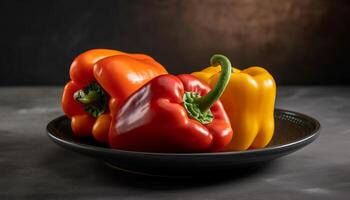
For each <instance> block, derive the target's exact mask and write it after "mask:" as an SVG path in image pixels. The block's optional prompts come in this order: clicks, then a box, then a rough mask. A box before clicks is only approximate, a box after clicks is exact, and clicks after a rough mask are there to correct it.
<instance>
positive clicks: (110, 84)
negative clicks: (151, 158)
mask: <svg viewBox="0 0 350 200" xmlns="http://www.w3.org/2000/svg"><path fill="white" fill-rule="evenodd" d="M166 73H167V71H166V70H165V69H164V67H163V66H162V65H161V64H159V63H158V62H157V61H155V60H154V59H153V58H151V57H150V56H147V55H143V54H127V53H124V52H120V51H116V50H109V49H93V50H89V51H87V52H84V53H82V54H80V55H79V56H78V57H77V58H75V59H74V61H73V63H72V65H71V68H70V77H71V81H69V82H68V83H67V84H66V86H65V88H64V91H63V95H62V100H61V105H62V109H63V111H64V113H65V114H66V115H67V116H68V117H70V118H71V119H72V120H71V127H72V131H73V133H74V134H75V135H77V136H82V137H85V136H91V135H92V136H93V137H94V138H95V139H96V140H97V141H99V142H107V141H108V131H109V126H110V121H111V118H112V116H113V115H114V113H115V112H117V110H118V106H119V105H120V103H121V102H123V101H124V100H126V98H127V97H128V96H129V95H131V94H132V93H133V92H135V91H136V90H138V89H139V88H140V87H142V86H143V85H144V84H145V83H147V82H148V81H149V80H151V79H152V78H154V77H156V76H159V75H161V74H166Z"/></svg>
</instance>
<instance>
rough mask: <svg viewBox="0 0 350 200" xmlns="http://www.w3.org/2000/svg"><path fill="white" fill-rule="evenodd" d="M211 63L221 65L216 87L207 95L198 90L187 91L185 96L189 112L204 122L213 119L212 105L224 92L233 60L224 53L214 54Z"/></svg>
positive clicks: (184, 99) (207, 122) (186, 107)
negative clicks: (202, 94)
mask: <svg viewBox="0 0 350 200" xmlns="http://www.w3.org/2000/svg"><path fill="white" fill-rule="evenodd" d="M210 64H211V65H213V66H217V65H221V75H220V77H219V80H218V82H217V84H216V85H215V87H214V88H213V89H212V90H211V91H210V92H209V93H208V94H206V95H205V96H200V95H199V94H198V93H196V92H185V94H184V96H183V103H184V107H185V109H186V110H187V112H188V114H189V115H190V116H191V117H192V118H194V119H196V120H198V121H199V122H200V123H202V124H209V123H211V122H212V121H213V114H212V113H211V111H210V107H211V106H212V105H213V104H214V103H215V102H216V101H217V100H219V98H220V97H221V95H222V94H223V93H224V91H225V88H226V86H227V84H228V83H229V81H230V77H231V73H232V72H231V71H232V66H231V62H230V60H229V59H228V58H227V57H226V56H224V55H220V54H216V55H213V56H212V57H211V58H210Z"/></svg>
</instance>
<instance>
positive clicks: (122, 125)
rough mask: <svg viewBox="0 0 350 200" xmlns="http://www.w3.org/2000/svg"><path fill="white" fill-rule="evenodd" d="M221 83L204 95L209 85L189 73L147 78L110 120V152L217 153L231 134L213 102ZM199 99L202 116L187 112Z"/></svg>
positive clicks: (228, 123)
mask: <svg viewBox="0 0 350 200" xmlns="http://www.w3.org/2000/svg"><path fill="white" fill-rule="evenodd" d="M228 71H229V72H230V70H228ZM225 84H226V85H227V83H223V84H221V88H220V89H217V90H216V93H215V92H212V93H211V95H209V94H208V93H209V92H210V91H211V89H210V87H209V86H208V85H206V84H204V83H202V82H201V81H199V80H198V79H197V78H195V77H194V76H192V75H188V74H183V75H179V76H174V75H161V76H158V77H156V78H154V79H152V80H151V81H150V82H149V83H147V84H146V85H145V86H143V87H142V88H141V89H139V90H138V91H137V92H135V93H134V94H133V95H131V96H130V97H129V98H128V99H127V101H125V102H124V104H123V105H122V106H121V108H120V110H119V112H118V114H117V115H116V117H115V118H114V119H113V121H112V125H111V130H110V133H109V144H110V146H111V148H115V149H123V150H131V151H142V152H214V151H220V150H222V149H223V148H224V147H225V146H226V145H227V144H228V143H229V142H230V141H231V138H232V134H233V133H232V129H231V126H230V121H229V119H228V117H227V115H226V113H225V111H224V108H223V106H222V104H221V102H220V101H217V99H218V96H220V95H221V94H222V90H223V89H224V87H226V85H225ZM223 85H224V87H222V86H223ZM220 92H221V93H220ZM191 95H193V96H194V98H192V97H193V96H191ZM196 97H198V98H196ZM201 97H203V98H201ZM204 98H205V99H204ZM199 99H202V100H203V101H202V102H205V103H202V104H201V105H202V106H203V109H202V108H201V111H203V112H201V111H199V110H196V109H195V111H193V110H191V109H190V111H189V110H188V109H189V108H190V107H191V106H195V107H196V106H198V105H199V104H192V102H193V101H197V100H199ZM208 99H209V100H208ZM186 102H189V103H186ZM185 104H186V106H187V107H186V106H185ZM191 108H192V107H191ZM197 111H198V112H197ZM197 114H198V115H197ZM192 115H193V116H192ZM194 116H196V117H197V118H195V117H194Z"/></svg>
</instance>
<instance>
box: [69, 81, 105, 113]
mask: <svg viewBox="0 0 350 200" xmlns="http://www.w3.org/2000/svg"><path fill="white" fill-rule="evenodd" d="M73 98H74V99H75V100H76V101H77V102H79V103H81V104H82V105H83V106H84V109H85V111H86V112H87V113H89V114H91V115H92V116H93V117H98V116H99V115H101V114H103V113H104V112H105V111H106V109H107V95H106V93H105V92H104V91H103V89H102V87H101V86H100V85H98V84H97V83H90V84H89V85H87V86H86V87H85V88H83V89H81V90H78V91H76V92H75V93H74V95H73Z"/></svg>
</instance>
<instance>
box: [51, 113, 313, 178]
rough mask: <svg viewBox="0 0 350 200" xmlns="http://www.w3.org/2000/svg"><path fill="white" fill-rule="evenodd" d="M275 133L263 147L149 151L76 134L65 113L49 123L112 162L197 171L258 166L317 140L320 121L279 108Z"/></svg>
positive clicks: (61, 139) (64, 137)
mask: <svg viewBox="0 0 350 200" xmlns="http://www.w3.org/2000/svg"><path fill="white" fill-rule="evenodd" d="M275 124H276V125H275V126H276V128H275V133H274V136H273V139H272V141H271V142H270V144H269V145H268V146H267V147H266V148H263V149H257V150H247V151H240V152H219V153H181V154H180V153H146V152H133V151H123V150H115V149H109V148H107V147H106V146H103V145H101V144H98V143H96V142H95V141H94V140H93V139H92V138H87V139H81V138H77V137H75V136H74V135H73V134H72V131H71V128H70V120H69V119H68V118H67V117H65V116H61V117H58V118H56V119H54V120H52V121H51V122H50V123H49V124H48V125H47V131H48V136H49V138H50V139H51V140H52V141H54V142H55V143H57V144H59V145H61V146H62V147H64V148H66V149H69V150H73V151H76V152H78V153H82V154H85V155H88V156H92V157H94V158H97V159H101V160H104V161H105V162H106V163H107V164H108V165H109V166H111V167H114V168H117V169H122V170H125V171H131V172H136V173H141V174H154V175H195V174H208V173H206V172H210V173H214V172H222V171H225V170H232V169H233V168H236V169H237V168H243V167H244V168H246V167H251V166H258V165H259V164H262V163H265V162H266V161H270V160H273V159H275V158H278V157H281V156H284V155H286V154H289V153H292V152H294V151H296V150H298V149H300V148H302V147H304V146H306V145H307V144H309V143H311V142H312V141H314V140H315V139H316V138H317V136H318V130H319V128H320V123H319V122H318V121H317V120H316V119H314V118H312V117H309V116H307V115H304V114H301V113H296V112H292V111H287V110H281V109H275Z"/></svg>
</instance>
